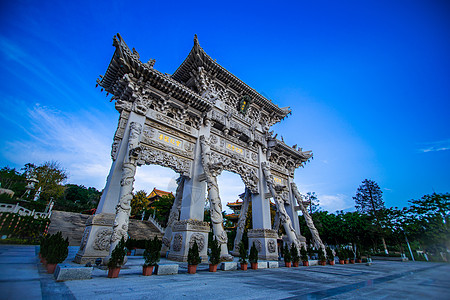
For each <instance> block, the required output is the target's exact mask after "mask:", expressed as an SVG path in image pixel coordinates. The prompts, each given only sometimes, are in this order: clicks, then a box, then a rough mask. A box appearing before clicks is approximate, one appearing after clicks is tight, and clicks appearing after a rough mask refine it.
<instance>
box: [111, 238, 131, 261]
mask: <svg viewBox="0 0 450 300" xmlns="http://www.w3.org/2000/svg"><path fill="white" fill-rule="evenodd" d="M126 254H127V248H125V239H124V237H122V239H121V240H120V242H119V243H118V244H117V245H116V247H115V248H114V250H113V251H112V253H111V257H110V258H109V261H108V268H119V267H120V266H122V265H123V261H124V259H125V255H126Z"/></svg>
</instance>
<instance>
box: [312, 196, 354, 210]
mask: <svg viewBox="0 0 450 300" xmlns="http://www.w3.org/2000/svg"><path fill="white" fill-rule="evenodd" d="M318 199H319V201H320V206H321V207H322V208H323V209H324V210H326V211H329V212H335V211H337V210H346V209H349V208H353V205H354V204H353V201H352V200H351V198H350V197H349V196H346V195H343V194H337V195H320V194H319V195H318Z"/></svg>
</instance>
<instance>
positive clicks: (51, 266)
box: [47, 264, 57, 274]
mask: <svg viewBox="0 0 450 300" xmlns="http://www.w3.org/2000/svg"><path fill="white" fill-rule="evenodd" d="M56 265H57V264H47V273H48V274H53V273H54V272H55V269H56Z"/></svg>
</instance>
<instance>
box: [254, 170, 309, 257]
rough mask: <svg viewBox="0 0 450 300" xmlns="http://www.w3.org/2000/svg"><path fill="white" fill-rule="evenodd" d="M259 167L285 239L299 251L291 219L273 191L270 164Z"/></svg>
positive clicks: (282, 202) (299, 245)
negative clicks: (278, 215) (275, 208)
mask: <svg viewBox="0 0 450 300" xmlns="http://www.w3.org/2000/svg"><path fill="white" fill-rule="evenodd" d="M261 167H262V169H263V173H264V177H265V179H266V182H267V186H268V188H269V191H270V193H271V194H272V197H273V199H274V201H275V205H276V207H277V211H278V213H279V214H280V221H281V224H282V225H283V227H284V231H285V232H286V235H287V237H288V238H289V243H294V244H295V245H296V247H297V249H300V247H301V243H300V241H299V240H298V238H297V233H296V232H295V230H294V227H293V226H292V222H291V218H290V217H289V215H288V213H287V212H286V209H285V208H284V201H283V199H282V198H281V197H280V196H279V195H278V193H277V192H276V191H275V187H274V183H273V176H272V174H271V172H270V164H269V163H268V162H263V163H261Z"/></svg>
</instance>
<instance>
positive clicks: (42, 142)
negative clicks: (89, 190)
mask: <svg viewBox="0 0 450 300" xmlns="http://www.w3.org/2000/svg"><path fill="white" fill-rule="evenodd" d="M23 117H25V120H26V121H27V122H24V123H25V124H27V125H26V127H27V130H26V131H25V132H24V133H23V135H21V136H20V138H18V139H15V140H7V141H5V144H4V147H2V152H3V156H4V157H6V158H7V159H8V160H9V161H11V162H13V163H15V164H16V165H23V164H25V163H28V162H31V163H35V164H40V163H42V162H44V161H48V160H56V161H58V162H60V163H61V165H62V166H63V167H64V168H66V169H67V170H68V171H69V174H70V177H69V182H73V183H77V184H84V185H88V186H95V187H96V188H98V189H102V188H103V187H104V184H105V179H106V176H107V174H108V171H109V168H110V165H111V159H110V155H109V153H110V147H111V140H112V139H111V137H112V135H113V133H112V132H109V130H110V129H109V128H106V127H105V126H104V123H103V122H102V121H101V119H98V118H97V117H96V116H95V115H93V114H91V113H89V112H84V113H77V114H67V113H62V112H60V111H58V110H54V109H51V108H49V107H45V106H40V105H39V104H36V105H35V106H33V107H32V108H30V109H28V110H27V111H26V112H25V115H24V116H23Z"/></svg>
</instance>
